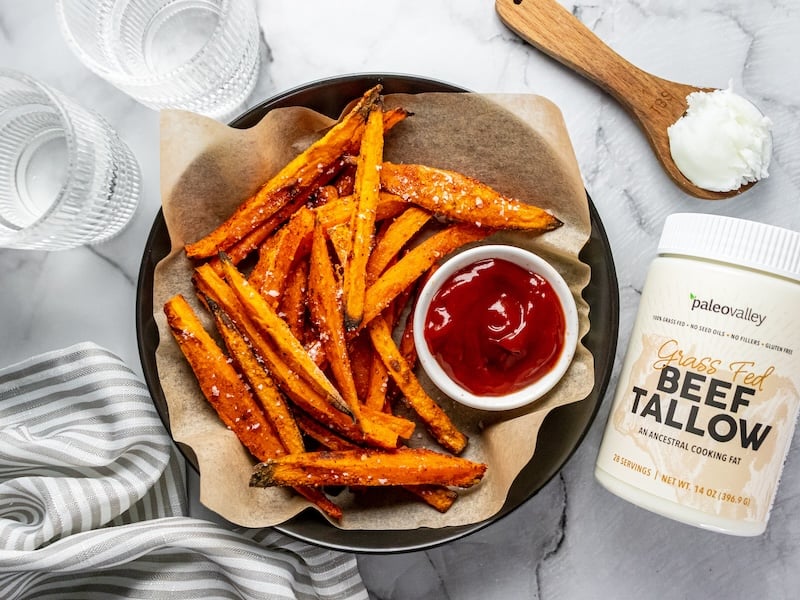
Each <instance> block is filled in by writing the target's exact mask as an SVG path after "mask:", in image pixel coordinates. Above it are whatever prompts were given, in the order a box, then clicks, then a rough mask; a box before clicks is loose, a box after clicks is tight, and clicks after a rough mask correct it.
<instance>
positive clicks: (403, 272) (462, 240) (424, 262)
mask: <svg viewBox="0 0 800 600" xmlns="http://www.w3.org/2000/svg"><path fill="white" fill-rule="evenodd" d="M491 233H493V230H491V229H488V228H485V227H476V226H474V225H470V224H466V223H457V224H454V225H451V226H449V227H447V228H446V229H443V230H442V231H439V232H438V233H436V234H434V235H432V236H431V237H429V238H428V239H427V240H425V241H424V242H422V243H420V244H419V245H418V246H416V247H415V248H413V249H412V250H410V251H409V252H408V253H407V254H406V255H405V256H403V258H401V259H400V260H398V261H397V262H396V263H395V264H394V265H392V266H391V267H389V268H388V269H386V271H384V273H383V274H382V275H381V276H380V277H379V278H378V280H377V281H376V282H375V283H374V284H372V285H371V286H370V287H369V288H368V289H367V293H366V295H365V299H364V318H363V319H362V322H363V324H367V323H369V322H371V321H372V319H374V318H375V317H376V316H378V315H379V314H380V313H381V312H382V311H383V309H385V308H386V307H387V306H389V304H390V303H391V302H392V300H394V299H395V298H396V297H397V296H398V295H399V294H400V293H401V292H402V291H403V290H404V289H406V288H407V287H408V286H409V285H411V284H412V283H413V282H414V281H416V280H417V278H419V277H420V276H421V275H422V274H423V273H425V271H427V270H428V269H430V268H431V267H432V266H433V264H434V263H435V262H436V261H437V260H439V259H440V258H442V257H443V256H444V255H446V254H449V253H450V252H452V251H453V250H455V249H456V248H459V247H460V246H463V245H464V244H467V243H469V242H476V241H478V240H481V239H483V238H485V237H487V236H488V235H490V234H491Z"/></svg>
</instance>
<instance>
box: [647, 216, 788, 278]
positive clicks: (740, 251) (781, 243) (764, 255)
mask: <svg viewBox="0 0 800 600" xmlns="http://www.w3.org/2000/svg"><path fill="white" fill-rule="evenodd" d="M658 253H659V254H679V255H684V256H694V257H697V258H705V259H710V260H717V261H721V262H725V263H730V264H734V265H740V266H743V267H749V268H751V269H757V270H759V271H764V272H767V273H772V274H774V275H780V276H782V277H787V278H789V279H794V280H795V281H800V233H798V232H797V231H792V230H790V229H783V228H782V227H775V226H774V225H767V224H765V223H758V222H756V221H748V220H746V219H735V218H733V217H725V216H719V215H707V214H699V213H676V214H673V215H669V216H668V217H667V219H666V220H665V221H664V229H663V231H662V232H661V239H660V241H659V243H658Z"/></svg>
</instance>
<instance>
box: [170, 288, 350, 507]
mask: <svg viewBox="0 0 800 600" xmlns="http://www.w3.org/2000/svg"><path fill="white" fill-rule="evenodd" d="M164 312H165V314H166V316H167V322H168V323H169V325H170V329H171V331H172V332H173V335H174V336H175V339H176V341H177V342H178V345H179V346H180V348H181V351H182V352H183V353H184V355H185V356H186V358H187V360H188V362H189V364H190V365H191V366H192V369H193V370H194V372H195V375H196V377H197V379H198V382H199V383H200V387H201V389H202V390H203V394H204V395H205V396H206V398H207V399H208V401H209V403H210V404H211V405H212V406H213V407H214V410H215V411H216V412H217V414H218V415H219V417H220V419H221V420H222V422H223V423H225V424H226V425H227V426H228V427H229V428H230V429H231V431H233V432H234V433H235V434H236V437H237V438H238V439H239V441H240V442H241V443H242V444H243V445H244V446H245V448H247V449H248V450H249V451H250V453H251V454H252V455H253V456H254V457H255V458H256V460H260V461H263V460H267V459H269V458H270V457H274V456H280V455H282V454H284V453H285V452H286V448H285V446H284V445H283V443H282V441H281V439H280V438H279V436H278V434H277V432H276V431H275V429H274V428H273V426H272V424H271V422H270V421H269V420H268V419H267V418H266V417H265V415H264V414H263V413H262V412H261V408H260V407H259V406H258V404H257V403H256V402H255V400H254V399H253V397H252V395H251V394H250V392H249V390H248V389H247V387H246V386H245V384H244V382H243V381H242V380H241V379H240V378H239V376H238V373H237V372H236V371H235V369H234V368H233V367H232V365H231V364H230V363H229V362H228V358H227V357H226V356H225V355H224V354H223V352H222V351H221V350H220V348H219V346H217V344H216V342H214V340H213V339H211V336H210V335H209V334H208V333H207V332H206V331H205V329H203V326H202V324H201V323H200V320H199V319H198V318H197V316H196V315H195V314H194V311H193V310H192V308H191V306H189V303H188V302H186V299H185V298H183V296H180V295H178V296H174V297H173V298H171V299H170V300H168V301H167V303H166V304H165V305H164ZM300 443H301V444H302V439H301V440H300ZM294 489H295V491H296V492H298V493H299V494H300V495H302V496H303V497H305V498H306V499H307V500H309V501H310V502H312V503H314V504H315V505H316V506H317V507H319V508H320V510H322V512H324V513H325V514H326V515H328V516H329V517H330V518H332V519H334V520H337V521H338V520H340V519H341V518H342V509H341V508H340V507H339V506H337V505H336V504H335V503H333V502H331V500H330V499H329V498H327V497H326V496H325V495H324V494H323V493H322V492H321V491H320V490H319V489H318V488H312V487H307V486H304V485H299V486H294Z"/></svg>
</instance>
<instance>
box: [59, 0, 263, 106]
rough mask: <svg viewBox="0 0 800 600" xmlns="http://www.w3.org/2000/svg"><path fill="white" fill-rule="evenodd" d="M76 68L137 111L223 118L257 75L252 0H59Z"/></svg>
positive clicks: (239, 102) (240, 101)
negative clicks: (108, 85)
mask: <svg viewBox="0 0 800 600" xmlns="http://www.w3.org/2000/svg"><path fill="white" fill-rule="evenodd" d="M56 10H57V14H58V20H59V24H60V27H61V31H62V33H63V35H64V38H65V39H66V41H67V44H68V45H69V46H70V47H71V48H72V50H73V52H75V54H77V56H78V57H79V58H80V60H81V61H82V62H83V63H84V64H85V65H86V66H87V67H88V68H89V69H91V70H92V71H94V72H95V73H96V74H97V75H99V76H100V77H102V78H103V79H105V80H107V81H108V82H110V83H111V84H113V85H114V86H116V87H117V88H119V89H120V90H122V91H123V92H125V93H127V94H129V95H130V96H132V97H133V98H135V99H136V100H138V101H139V102H141V103H142V104H144V105H146V106H148V107H150V108H153V109H155V110H160V109H162V108H179V109H183V110H188V111H192V112H195V113H199V114H203V115H206V116H209V117H213V118H218V119H223V118H228V117H230V116H232V115H233V114H234V112H235V111H236V110H237V109H239V108H240V107H241V106H242V105H243V104H244V103H245V102H246V100H247V98H248V97H249V96H250V94H251V92H252V91H253V88H254V86H255V84H256V80H257V78H258V72H259V62H260V59H259V25H258V19H257V17H256V11H255V6H254V4H253V0H57V2H56Z"/></svg>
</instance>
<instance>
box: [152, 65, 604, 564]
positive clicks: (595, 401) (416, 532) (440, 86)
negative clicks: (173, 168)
mask: <svg viewBox="0 0 800 600" xmlns="http://www.w3.org/2000/svg"><path fill="white" fill-rule="evenodd" d="M377 83H381V84H383V88H384V93H386V94H392V93H422V92H464V91H466V90H464V89H463V88H459V87H457V86H454V85H451V84H447V83H443V82H440V81H434V80H430V79H422V78H419V77H412V76H405V75H375V74H363V75H350V76H345V77H339V78H335V79H326V80H322V81H317V82H313V83H310V84H307V85H304V86H302V87H299V88H296V89H293V90H289V91H287V92H285V93H283V94H280V95H278V96H276V97H274V98H272V99H270V100H267V101H266V102H264V103H262V104H259V105H257V106H255V107H254V108H252V109H250V110H249V111H247V112H246V113H245V114H243V115H242V116H240V117H238V118H237V119H235V120H234V121H233V123H231V125H232V126H233V127H239V128H243V129H244V128H248V127H251V126H253V125H255V124H256V123H258V121H259V120H261V118H262V117H263V116H264V115H265V114H267V113H268V112H269V111H270V110H272V109H274V108H280V107H287V106H305V107H308V108H311V109H313V110H316V111H317V112H320V113H322V114H325V115H328V116H329V117H331V118H338V116H339V114H340V112H341V111H342V109H343V108H344V106H345V105H346V104H347V103H348V102H350V101H351V100H352V99H353V98H356V97H359V96H361V94H362V93H363V92H364V91H365V90H367V89H368V88H370V87H372V86H374V85H376V84H377ZM587 200H588V202H589V211H590V216H591V224H592V233H591V237H590V239H589V242H588V243H587V244H586V247H585V248H584V249H583V250H582V252H581V259H582V260H583V261H584V262H585V263H586V264H588V265H589V266H590V267H591V271H592V274H591V280H590V281H589V284H588V286H587V287H586V289H585V290H584V294H583V296H584V298H585V299H586V301H587V302H588V303H589V307H590V313H589V318H590V322H591V327H590V330H589V333H588V334H587V335H586V337H585V338H584V340H583V342H584V344H585V345H586V347H587V348H588V349H589V351H590V352H591V353H592V356H593V357H594V366H595V384H594V388H593V389H592V392H591V393H590V394H589V396H588V397H586V398H585V399H584V400H581V401H579V402H574V403H572V404H568V405H566V406H562V407H560V408H557V409H555V410H553V411H552V412H551V413H550V414H549V415H548V416H547V418H546V419H545V421H544V423H543V424H542V427H541V431H540V433H539V439H538V441H537V444H536V451H535V453H534V455H533V458H532V459H531V461H530V462H529V463H528V464H527V465H526V466H525V467H524V468H523V469H522V471H521V472H520V474H519V475H518V476H517V478H516V480H515V481H514V483H513V484H512V486H511V489H510V491H509V494H508V497H507V499H506V502H505V504H504V505H503V507H502V508H501V509H500V511H499V512H498V513H497V514H495V515H493V516H492V517H491V518H489V519H486V520H485V521H481V522H479V523H474V524H470V525H461V526H456V527H442V528H435V529H433V528H421V529H412V530H400V531H396V530H392V531H374V530H370V531H351V530H342V529H338V528H336V527H334V526H332V525H331V524H330V523H328V522H327V521H325V520H324V519H323V518H322V517H320V516H319V515H318V514H317V513H316V511H314V510H307V511H304V512H303V513H301V514H299V515H297V516H296V517H294V518H293V519H291V520H290V521H288V522H286V523H284V524H282V525H280V526H277V527H275V529H277V530H279V531H282V532H283V533H285V534H287V535H290V536H292V537H294V538H298V539H301V540H305V541H307V542H310V543H313V544H316V545H319V546H325V547H328V548H334V549H339V550H346V551H352V552H371V553H379V552H382V553H388V552H403V551H411V550H422V549H426V548H430V547H433V546H436V545H439V544H443V543H445V542H449V541H452V540H455V539H458V538H461V537H463V536H465V535H467V534H470V533H473V532H475V531H478V530H479V529H482V528H483V527H485V526H487V525H489V524H491V523H493V522H495V521H497V520H498V519H500V518H501V517H504V516H505V515H507V514H509V513H510V512H512V511H513V510H514V509H516V508H518V507H519V506H520V505H521V504H523V503H524V502H525V501H526V500H528V499H529V498H531V497H532V496H533V495H534V494H536V492H538V491H539V490H540V489H541V488H542V487H543V486H544V485H545V484H546V483H547V482H548V481H549V480H550V479H551V478H552V477H553V476H554V475H555V474H556V473H558V471H559V470H560V469H561V467H563V466H564V464H565V463H566V462H567V460H568V459H569V458H570V456H572V454H573V452H574V451H575V449H576V448H577V447H578V445H579V444H580V443H581V441H582V440H583V438H584V436H585V434H586V432H587V430H588V429H589V426H590V425H591V423H592V421H593V420H594V417H595V415H596V414H597V410H598V408H599V407H600V404H601V402H602V400H603V396H604V394H605V391H606V387H607V386H608V381H609V378H610V377H611V370H612V367H613V364H614V353H615V350H616V344H617V330H618V325H619V292H618V290H617V276H616V272H615V270H614V263H613V260H612V257H611V248H610V246H609V243H608V238H607V237H606V233H605V230H604V229H603V225H602V223H601V222H600V218H599V216H598V214H597V210H596V208H595V206H594V204H593V203H592V201H591V198H589V197H588V194H587ZM169 249H170V245H169V234H168V232H167V227H166V224H165V222H164V218H163V215H162V213H161V212H159V213H158V215H157V216H156V219H155V222H154V223H153V227H152V229H151V231H150V236H149V238H148V240H147V245H146V246H145V250H144V256H143V257H142V265H141V269H140V271H139V286H138V291H137V298H136V330H137V337H138V342H139V355H140V357H141V361H142V367H143V371H144V377H145V380H146V382H147V385H148V387H149V388H150V393H151V395H152V397H153V402H154V403H155V406H156V409H157V410H158V413H159V414H160V415H161V419H162V420H163V422H164V425H165V426H166V427H167V429H169V411H168V410H167V403H166V399H165V398H164V392H163V390H162V389H161V384H160V381H159V378H158V369H157V367H156V359H155V353H156V348H157V347H158V328H157V326H156V323H155V321H154V319H153V271H154V269H155V266H156V264H157V263H158V262H159V261H160V260H161V259H162V258H163V257H164V256H166V255H167V253H168V252H169ZM181 451H182V452H183V454H184V456H185V457H186V459H187V461H188V462H189V463H190V464H191V465H192V466H193V467H194V468H195V469H197V461H196V459H195V457H194V454H193V453H192V452H191V450H189V449H187V448H184V447H181Z"/></svg>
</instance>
